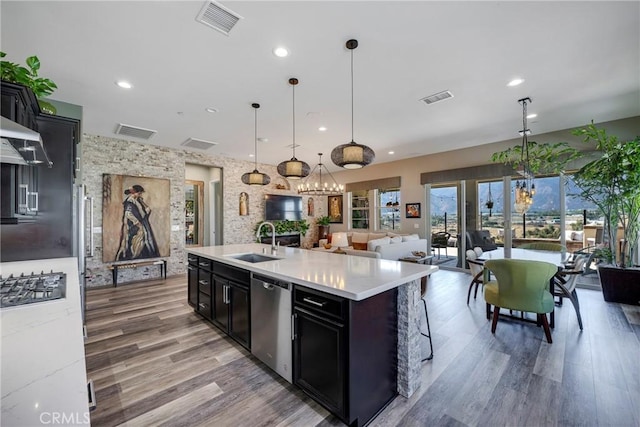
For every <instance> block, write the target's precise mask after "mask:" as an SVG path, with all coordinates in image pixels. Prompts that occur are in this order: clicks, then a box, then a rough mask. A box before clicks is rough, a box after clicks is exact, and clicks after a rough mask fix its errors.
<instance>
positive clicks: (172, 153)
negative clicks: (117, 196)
mask: <svg viewBox="0 0 640 427" xmlns="http://www.w3.org/2000/svg"><path fill="white" fill-rule="evenodd" d="M81 150H82V165H83V167H82V172H81V181H82V183H83V184H84V185H85V186H86V189H87V190H86V191H87V195H88V196H91V197H93V198H94V214H93V221H94V230H93V232H94V241H95V244H94V245H95V255H94V257H93V258H88V259H87V276H88V280H87V286H88V287H94V286H103V285H110V284H112V276H111V271H110V270H108V269H107V266H108V264H110V263H104V262H103V261H102V234H101V233H102V231H101V230H102V175H103V174H105V173H109V174H118V175H132V176H145V177H152V178H164V179H169V180H170V182H171V184H170V187H171V199H170V203H171V226H172V230H173V229H174V228H176V227H177V230H176V231H171V254H170V256H169V257H168V258H167V275H168V276H172V275H179V274H185V273H186V251H185V242H184V223H183V220H184V209H185V206H184V180H185V164H186V163H190V164H197V165H203V166H210V167H217V168H221V169H222V188H223V195H224V197H223V199H224V202H223V203H224V205H223V206H224V207H223V230H222V232H223V239H224V240H223V241H224V244H234V243H251V242H254V241H255V231H254V229H255V226H256V225H257V224H258V223H259V222H260V221H261V220H262V219H263V213H264V200H263V195H264V194H296V192H295V191H294V190H292V189H291V186H290V184H289V182H288V181H287V180H286V179H285V178H283V177H281V176H280V175H278V173H277V171H276V167H275V166H271V165H258V169H259V170H260V171H261V172H263V173H267V174H268V175H269V176H270V177H271V183H270V184H269V185H266V186H264V187H254V186H248V185H245V184H243V183H242V181H241V179H240V178H241V176H242V174H243V173H245V172H249V171H251V170H253V168H254V164H253V163H252V162H247V161H240V160H235V159H230V158H227V157H222V156H212V155H207V154H203V153H195V152H192V151H186V150H176V149H172V148H166V147H159V146H154V145H148V144H140V143H136V142H132V141H127V140H121V139H115V138H107V137H102V136H95V135H88V134H84V135H83V139H82V142H81ZM283 155H284V154H283ZM277 185H280V186H284V187H285V189H278V188H276V186H277ZM243 191H244V192H246V193H247V194H249V215H247V216H240V215H239V214H238V209H239V196H240V193H241V192H243ZM308 199H309V198H308V197H307V196H303V200H302V201H303V216H304V217H305V219H306V220H307V222H309V223H310V224H311V226H310V228H309V231H308V232H307V234H306V236H303V238H302V242H301V246H302V247H305V248H309V247H311V246H312V244H313V242H315V241H317V232H318V228H317V227H316V225H315V217H319V216H322V215H325V214H326V211H327V198H326V197H314V207H315V209H314V216H312V217H309V216H307V202H308ZM96 230H97V232H96ZM155 277H159V269H158V268H157V267H156V266H150V267H140V268H135V269H125V270H121V271H120V273H119V278H118V283H126V282H128V281H133V280H142V279H149V278H155Z"/></svg>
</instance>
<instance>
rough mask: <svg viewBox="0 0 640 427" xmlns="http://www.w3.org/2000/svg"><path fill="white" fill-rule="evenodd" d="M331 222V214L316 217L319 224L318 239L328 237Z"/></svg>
mask: <svg viewBox="0 0 640 427" xmlns="http://www.w3.org/2000/svg"><path fill="white" fill-rule="evenodd" d="M330 222H331V217H330V216H326V215H325V216H320V217H318V218H317V219H316V224H318V239H326V238H327V237H328V236H329V233H330V227H331V226H330V225H329V223H330Z"/></svg>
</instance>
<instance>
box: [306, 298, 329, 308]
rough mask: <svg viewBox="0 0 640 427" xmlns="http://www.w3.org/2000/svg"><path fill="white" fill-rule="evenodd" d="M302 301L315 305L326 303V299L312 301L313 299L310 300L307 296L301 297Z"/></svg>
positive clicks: (320, 305) (319, 305)
mask: <svg viewBox="0 0 640 427" xmlns="http://www.w3.org/2000/svg"><path fill="white" fill-rule="evenodd" d="M302 301H304V302H308V303H309V304H313V305H315V306H316V307H324V306H325V304H326V303H327V302H326V301H321V302H318V301H314V300H312V299H311V298H308V297H304V298H302Z"/></svg>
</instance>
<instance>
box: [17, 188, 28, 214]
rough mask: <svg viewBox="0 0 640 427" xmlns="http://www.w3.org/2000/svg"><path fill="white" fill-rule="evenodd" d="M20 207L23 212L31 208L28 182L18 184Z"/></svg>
mask: <svg viewBox="0 0 640 427" xmlns="http://www.w3.org/2000/svg"><path fill="white" fill-rule="evenodd" d="M18 208H19V210H20V213H22V214H24V213H26V212H27V211H28V210H29V186H28V185H27V184H19V185H18Z"/></svg>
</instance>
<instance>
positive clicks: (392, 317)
mask: <svg viewBox="0 0 640 427" xmlns="http://www.w3.org/2000/svg"><path fill="white" fill-rule="evenodd" d="M187 251H188V252H189V264H190V266H189V268H190V272H189V283H190V288H191V287H192V286H191V284H194V286H195V290H194V291H193V293H192V292H191V291H190V293H189V298H190V300H191V299H193V301H190V303H191V304H192V305H193V306H194V308H195V309H196V312H199V313H200V314H202V315H203V316H204V317H205V318H207V319H209V320H212V319H215V318H216V317H217V315H218V313H217V309H218V308H219V307H221V305H220V301H221V300H222V301H223V302H224V303H228V302H229V301H233V299H234V297H233V295H238V300H240V301H248V293H249V290H248V289H249V288H248V287H247V286H243V285H242V283H239V282H242V281H246V280H247V279H246V277H248V275H249V274H251V275H252V276H255V275H260V276H262V275H263V276H268V277H270V278H272V279H274V280H280V281H284V282H288V283H290V284H291V285H292V290H293V292H292V293H293V298H292V299H293V314H289V313H286V314H287V315H291V319H292V320H291V322H292V323H293V324H294V327H293V332H292V337H291V339H292V341H293V343H292V351H293V352H294V362H293V364H294V367H293V370H294V375H293V383H294V384H296V385H298V386H300V387H301V388H302V389H303V390H304V391H305V392H307V393H308V394H310V395H311V396H312V397H314V398H315V399H316V400H317V401H319V402H320V403H322V404H323V405H324V406H325V407H327V408H328V409H329V410H331V411H332V412H333V413H334V414H336V415H338V416H339V417H340V418H341V419H342V420H343V421H345V422H346V423H347V424H354V425H362V424H364V423H366V422H368V421H369V420H370V418H368V417H371V416H374V415H375V412H374V413H371V411H370V409H368V412H366V413H365V416H361V417H360V419H358V418H357V416H358V414H355V415H354V414H352V413H351V412H353V411H354V410H355V409H354V408H356V407H357V405H358V404H359V401H360V400H367V398H368V397H369V396H367V394H368V393H370V392H371V393H372V392H373V389H375V388H376V386H377V385H378V384H376V382H375V381H372V380H371V377H372V376H375V374H374V373H375V372H376V370H377V371H380V370H381V369H380V367H381V366H380V360H384V361H386V362H385V363H387V365H388V366H386V367H385V368H384V369H383V370H387V371H389V370H391V372H392V373H393V375H394V378H393V388H394V390H393V393H394V395H395V394H397V393H399V394H401V395H403V396H405V397H409V396H411V395H412V394H413V393H414V392H415V390H416V389H417V388H418V387H419V384H420V370H421V366H422V363H421V360H422V348H421V335H420V330H419V327H420V326H419V325H420V319H421V318H422V317H423V316H424V312H423V309H422V304H421V300H420V279H421V278H423V277H426V276H429V275H430V274H432V273H433V272H435V271H437V270H438V267H436V266H430V265H420V264H413V263H403V262H399V261H391V260H382V259H374V258H367V257H358V256H349V255H337V254H330V253H322V252H316V251H308V250H304V249H298V248H279V249H278V252H277V254H274V255H271V247H270V246H269V245H264V244H257V243H255V244H244V245H225V246H212V247H200V248H188V249H187ZM229 268H231V269H232V270H233V271H237V272H238V273H237V274H236V279H235V280H230V281H229V282H225V283H228V285H224V286H227V288H224V289H223V292H216V286H217V285H216V284H217V283H218V281H219V280H218V279H216V275H217V274H219V273H217V272H219V271H220V270H227V269H229ZM243 273H246V276H242V274H243ZM203 286H204V287H206V288H207V289H205V290H204V291H203ZM198 288H200V289H198ZM236 289H237V290H238V292H237V293H236V294H234V292H235V290H236ZM230 295H231V296H230ZM203 301H204V302H203ZM232 305H233V304H232ZM242 305H243V304H242V303H241V304H240V306H241V307H242ZM314 306H315V307H314ZM314 309H315V311H314ZM224 310H225V316H227V315H228V313H232V314H231V315H229V316H230V317H229V322H228V324H226V327H228V328H229V329H227V330H226V331H225V332H227V333H228V334H229V335H230V336H231V337H232V338H234V339H235V340H236V341H238V342H239V343H240V344H242V345H244V346H245V347H247V348H250V347H251V339H250V337H248V336H246V335H243V334H242V330H243V329H247V327H246V326H243V325H242V323H238V327H237V328H236V330H235V331H233V316H234V314H233V313H235V316H236V318H237V319H241V318H243V317H247V316H246V311H245V314H243V313H242V311H234V310H235V309H234V308H233V307H231V308H225V309H224ZM322 310H326V312H327V313H328V315H327V317H326V319H321V316H319V314H322V313H321V312H322ZM389 311H392V312H389ZM253 320H254V319H249V323H250V322H251V321H253ZM212 321H213V323H214V324H216V322H215V320H212ZM323 322H324V323H323ZM318 325H320V326H318ZM321 325H325V326H326V327H325V328H322V327H321ZM218 326H220V325H219V324H218ZM376 328H377V329H376ZM305 331H307V332H305ZM309 331H313V332H314V333H318V334H324V335H321V336H318V337H317V340H316V336H314V339H313V340H312V341H313V342H314V343H316V344H317V343H319V342H320V340H321V339H324V341H322V343H323V344H317V345H316V347H315V349H314V347H313V345H307V344H306V343H303V339H302V338H301V336H300V335H304V334H305V333H307V334H310V333H311V332H309ZM389 331H391V332H389ZM332 333H333V335H332ZM389 333H392V334H393V337H392V338H393V340H390V339H389ZM307 336H309V335H307ZM238 337H240V338H238ZM332 340H333V341H332ZM308 342H309V339H308V338H307V343H308ZM389 343H391V344H392V345H393V348H387V347H386V346H388V344H389ZM334 344H335V348H333V346H334ZM328 347H331V351H329V350H327V348H328ZM363 349H366V350H363ZM312 351H317V352H318V354H321V353H322V352H325V353H324V356H323V357H317V359H318V360H313V357H312V356H309V357H306V355H307V354H308V353H311V352H312ZM332 351H333V353H332ZM305 352H308V353H305ZM334 353H335V354H339V355H340V356H339V357H344V358H345V360H344V361H338V362H336V363H335V364H334V365H331V364H329V365H328V367H325V366H318V369H317V371H322V370H325V369H329V370H331V369H333V370H334V371H336V372H337V375H340V378H342V377H344V383H343V388H344V394H348V393H350V394H349V395H348V396H347V397H344V404H343V405H342V404H341V403H342V401H341V399H343V396H342V394H343V393H342V392H340V391H338V392H336V391H335V390H334V388H337V387H333V386H331V387H328V386H326V384H318V383H321V382H322V381H323V379H322V378H311V380H317V382H316V384H311V385H310V386H309V381H308V380H309V376H311V377H312V376H313V371H314V369H311V368H309V367H308V365H309V363H308V362H309V361H310V360H311V361H314V362H319V361H322V360H326V358H327V357H329V356H334ZM385 355H386V356H385ZM301 357H302V359H301ZM305 357H306V358H305ZM369 358H371V359H374V361H373V362H372V365H371V366H375V368H370V369H369V370H367V368H366V366H365V367H364V368H363V366H364V365H365V363H369V362H368V359H369ZM375 359H378V360H377V361H376V360H375ZM375 363H378V365H377V366H376V365H375ZM304 364H306V367H303V368H301V365H304ZM305 370H306V371H305ZM305 372H306V374H305ZM331 372H333V371H331ZM305 375H307V377H305ZM365 380H366V381H365ZM341 381H342V380H341ZM361 381H365V382H367V381H368V383H369V384H368V385H367V387H368V388H363V387H362V384H356V383H358V382H361ZM380 381H381V383H384V385H382V384H381V385H380V388H383V387H386V386H388V381H387V380H386V379H384V378H381V379H380ZM314 385H317V387H314ZM322 387H325V389H324V390H323V389H322ZM318 390H319V391H318ZM354 390H361V392H360V391H358V392H357V393H356V395H354ZM358 393H359V394H360V396H358V395H357V394H358ZM327 395H329V398H327ZM350 399H351V400H350ZM391 399H392V397H391ZM389 401H390V399H389V398H387V400H386V401H385V402H384V403H381V404H380V405H379V407H378V408H377V410H381V409H383V408H384V405H385V404H386V403H388V402H389ZM336 402H337V403H336ZM360 403H361V402H360Z"/></svg>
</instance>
